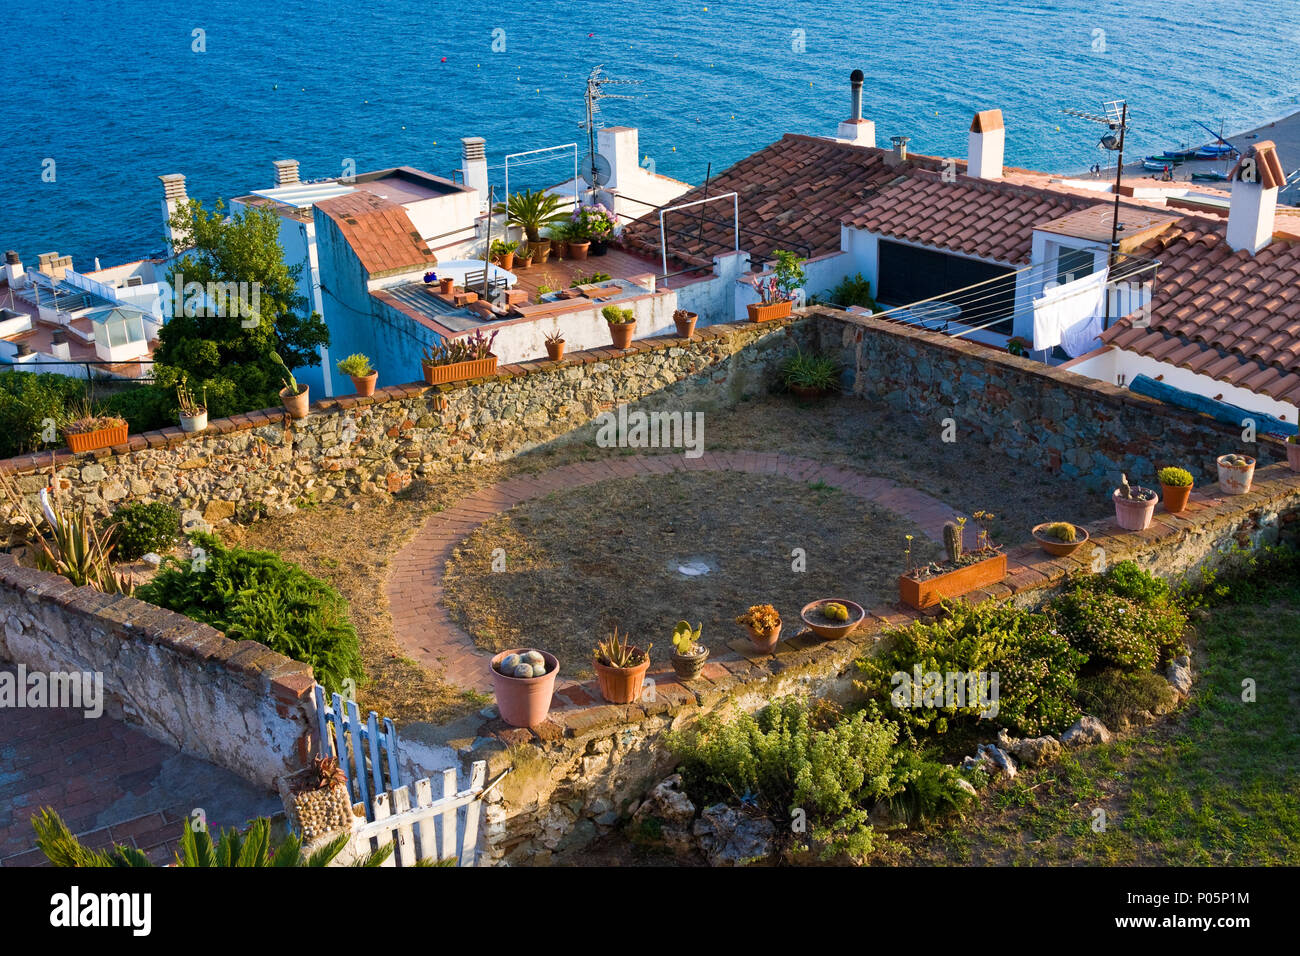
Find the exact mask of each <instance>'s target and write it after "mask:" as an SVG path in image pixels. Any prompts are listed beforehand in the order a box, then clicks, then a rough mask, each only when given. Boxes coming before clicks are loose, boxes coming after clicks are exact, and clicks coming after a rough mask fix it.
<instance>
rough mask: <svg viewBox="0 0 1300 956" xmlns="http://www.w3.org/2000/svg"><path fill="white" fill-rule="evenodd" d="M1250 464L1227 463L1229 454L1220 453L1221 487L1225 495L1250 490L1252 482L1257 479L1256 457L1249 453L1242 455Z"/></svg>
mask: <svg viewBox="0 0 1300 956" xmlns="http://www.w3.org/2000/svg"><path fill="white" fill-rule="evenodd" d="M1241 457H1243V458H1245V459H1246V460H1247V461H1248V462H1249V464H1247V465H1229V464H1227V458H1228V456H1227V455H1220V456H1219V458H1218V465H1219V489H1220V490H1221V491H1222V492H1223V493H1224V494H1225V495H1244V494H1245V493H1246V492H1248V491H1250V484H1251V482H1252V481H1254V479H1255V459H1254V458H1251V457H1250V456H1249V455H1242V456H1241Z"/></svg>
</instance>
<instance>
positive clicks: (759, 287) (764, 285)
mask: <svg viewBox="0 0 1300 956" xmlns="http://www.w3.org/2000/svg"><path fill="white" fill-rule="evenodd" d="M775 255H776V266H775V267H774V268H773V269H772V271H771V272H770V273H767V274H765V275H758V276H754V277H753V278H751V279H750V280H749V284H750V285H752V286H753V287H754V291H755V292H757V293H758V296H759V301H758V302H753V303H750V305H748V306H747V308H748V310H749V321H751V322H768V321H771V320H772V319H780V318H784V317H785V316H787V315H789V314H790V310H791V309H793V308H794V300H795V290H797V289H799V288H801V287H802V286H803V284H804V282H805V281H807V278H808V277H807V273H805V272H804V269H803V265H804V263H805V262H806V261H807V260H805V259H800V258H799V257H798V256H797V255H795V254H794V253H793V252H789V251H787V250H785V249H777V250H776V253H775Z"/></svg>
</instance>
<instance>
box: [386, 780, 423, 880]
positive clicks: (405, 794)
mask: <svg viewBox="0 0 1300 956" xmlns="http://www.w3.org/2000/svg"><path fill="white" fill-rule="evenodd" d="M389 793H390V795H391V796H392V799H393V816H392V817H390V819H392V820H397V821H403V822H399V823H398V824H397V854H396V856H397V865H398V866H414V865H415V860H416V856H415V835H414V834H413V833H412V832H411V824H410V822H409V821H410V819H411V814H410V812H409V811H410V809H411V791H409V790H407V789H406V788H405V787H398V788H397V789H396V790H391V791H389Z"/></svg>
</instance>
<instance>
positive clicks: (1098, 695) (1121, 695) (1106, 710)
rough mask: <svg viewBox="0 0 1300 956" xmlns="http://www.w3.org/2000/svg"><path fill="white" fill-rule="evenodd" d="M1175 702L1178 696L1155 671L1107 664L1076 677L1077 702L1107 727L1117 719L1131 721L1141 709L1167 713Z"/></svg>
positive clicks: (1115, 722) (1117, 721)
mask: <svg viewBox="0 0 1300 956" xmlns="http://www.w3.org/2000/svg"><path fill="white" fill-rule="evenodd" d="M1177 701H1178V695H1177V694H1175V693H1174V689H1173V688H1172V687H1170V686H1169V681H1167V680H1165V679H1164V678H1163V677H1161V676H1160V675H1159V674H1157V673H1155V672H1154V671H1137V672H1132V671H1125V670H1120V669H1119V668H1117V667H1108V668H1106V669H1105V670H1103V671H1100V672H1099V673H1096V674H1089V675H1087V676H1084V677H1080V678H1079V703H1080V705H1081V706H1082V707H1083V709H1084V710H1086V711H1087V712H1088V713H1090V714H1095V715H1096V716H1097V717H1100V718H1101V721H1102V723H1104V724H1106V725H1107V726H1109V727H1114V726H1116V725H1117V724H1120V723H1121V722H1122V721H1121V719H1120V718H1128V719H1129V720H1132V719H1133V718H1134V717H1136V716H1137V715H1138V714H1139V713H1140V712H1141V711H1144V710H1149V711H1150V712H1151V713H1153V714H1166V713H1168V712H1169V711H1170V710H1172V709H1173V707H1174V705H1175V704H1176V703H1177Z"/></svg>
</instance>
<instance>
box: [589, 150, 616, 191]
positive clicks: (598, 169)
mask: <svg viewBox="0 0 1300 956" xmlns="http://www.w3.org/2000/svg"><path fill="white" fill-rule="evenodd" d="M612 172H613V170H611V169H610V166H609V160H608V159H606V158H605V157H604V156H602V155H600V153H588V154H587V157H586V158H585V159H584V160H583V161H582V181H583V182H584V183H586V184H587V185H588V186H604V185H605V184H606V183H607V182H609V177H610V173H612Z"/></svg>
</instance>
